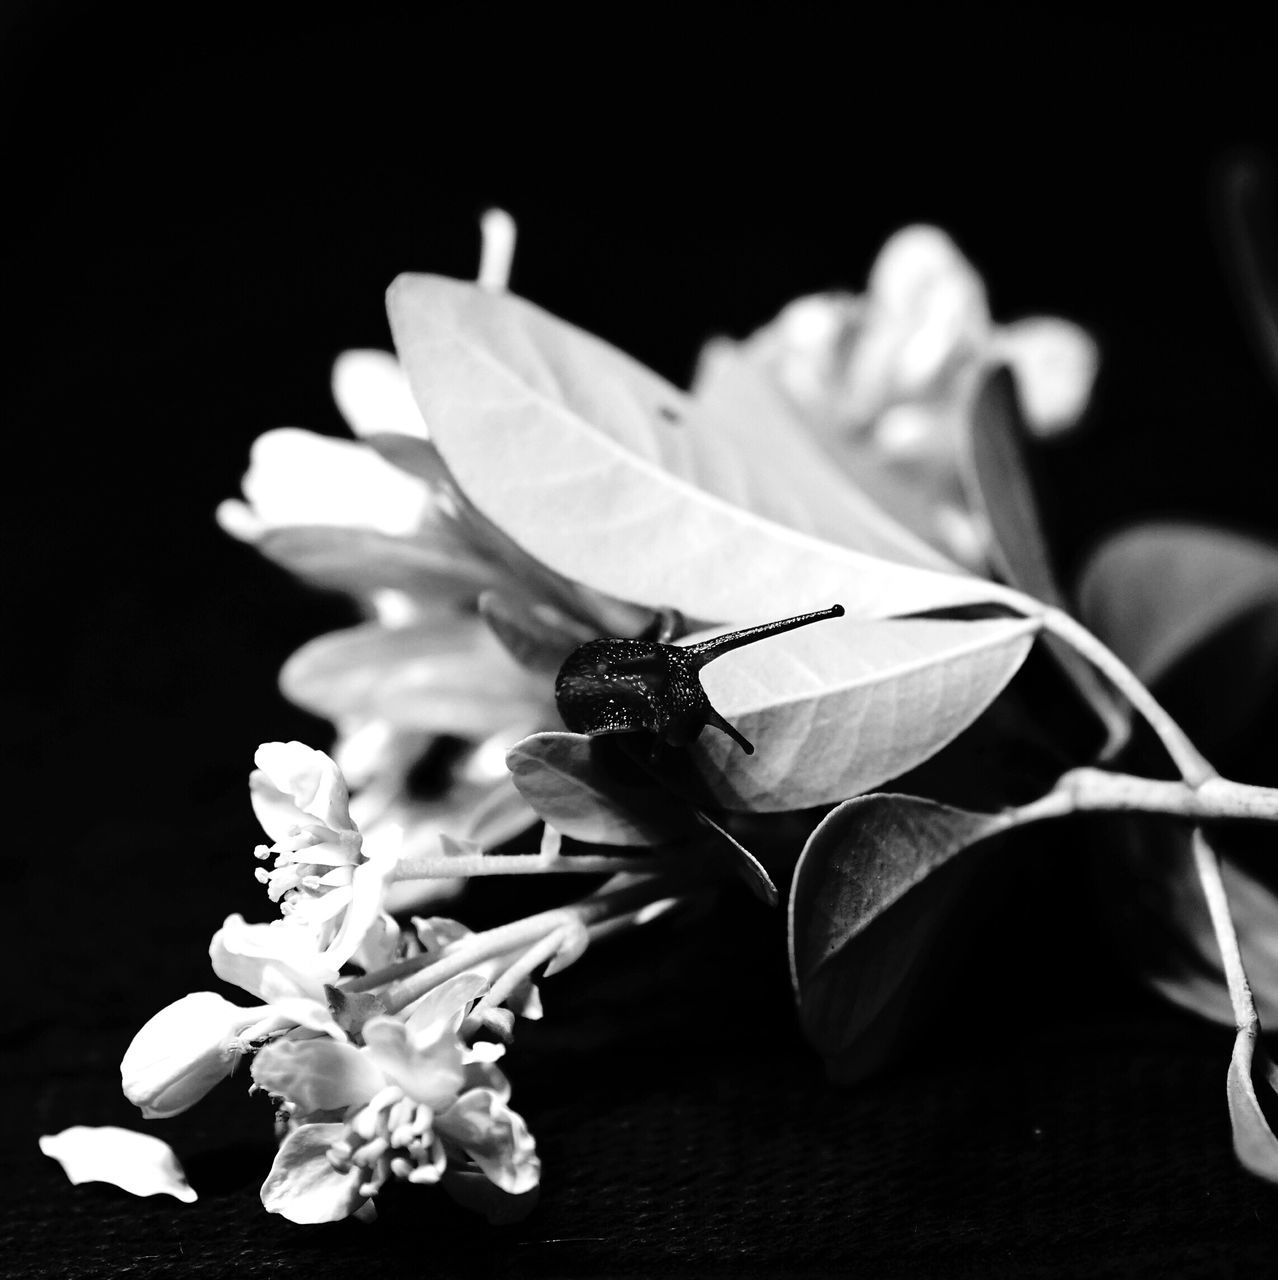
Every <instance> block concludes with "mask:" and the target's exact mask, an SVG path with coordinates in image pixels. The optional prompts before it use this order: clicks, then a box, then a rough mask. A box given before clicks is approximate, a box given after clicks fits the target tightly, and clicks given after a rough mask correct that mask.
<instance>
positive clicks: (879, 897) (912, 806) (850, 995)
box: [789, 795, 1015, 1080]
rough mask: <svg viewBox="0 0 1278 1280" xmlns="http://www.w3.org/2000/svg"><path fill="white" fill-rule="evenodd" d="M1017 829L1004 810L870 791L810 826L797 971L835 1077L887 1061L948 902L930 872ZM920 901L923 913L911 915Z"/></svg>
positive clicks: (796, 913) (802, 1003)
mask: <svg viewBox="0 0 1278 1280" xmlns="http://www.w3.org/2000/svg"><path fill="white" fill-rule="evenodd" d="M1013 825H1015V818H1014V817H1012V816H1010V815H1007V814H983V813H969V812H967V811H965V810H963V809H956V808H952V807H950V806H948V805H943V804H937V803H935V802H934V801H931V800H923V799H919V798H917V797H914V796H901V795H872V796H861V797H858V798H857V799H855V800H849V801H847V802H846V803H844V804H841V805H840V806H839V807H838V808H837V809H835V810H833V811H832V812H831V813H830V814H829V816H828V817H826V819H825V820H824V821H823V822H822V823H821V824H820V825H819V826H818V827H817V828H816V830H815V831H814V832H813V833H812V835H811V837H810V838H809V839H808V842H807V845H806V846H805V847H804V850H803V854H802V856H801V857H800V859H799V862H798V865H797V866H796V867H795V872H794V881H793V884H792V886H791V890H790V912H789V929H790V973H791V979H792V981H793V983H794V989H795V994H796V995H797V997H798V999H799V1017H800V1021H801V1023H802V1025H803V1029H804V1032H805V1033H806V1035H807V1036H808V1038H809V1039H810V1040H811V1041H812V1043H813V1044H814V1045H815V1046H816V1048H817V1049H818V1050H819V1051H820V1052H821V1053H822V1055H823V1056H824V1057H825V1058H826V1059H827V1064H828V1066H829V1067H830V1070H831V1073H832V1075H833V1076H834V1077H835V1078H836V1079H843V1080H851V1079H853V1078H856V1077H859V1076H860V1075H862V1074H864V1073H865V1071H866V1070H867V1068H869V1067H872V1066H874V1065H878V1061H877V1059H876V1054H881V1053H882V1048H881V1042H882V1040H883V1038H884V1024H885V1023H887V1024H890V1023H891V1021H892V1019H893V1018H894V1017H896V1016H899V1006H900V996H901V993H902V991H903V989H904V988H905V987H906V985H907V984H908V983H909V982H910V981H911V980H912V979H913V978H914V977H915V976H916V973H917V968H918V966H919V964H920V963H921V960H922V957H923V955H924V953H925V951H926V941H927V938H928V936H929V934H931V933H932V932H933V930H934V927H935V925H936V921H937V918H938V916H939V915H940V914H942V913H943V911H944V909H945V907H946V905H947V903H946V901H945V899H944V897H943V896H940V895H938V894H937V893H936V890H937V887H938V885H939V884H940V879H939V877H938V878H937V879H936V880H931V879H930V878H931V877H933V876H934V873H936V872H938V871H940V870H942V869H943V868H945V867H946V864H947V863H949V862H950V860H951V859H953V858H955V857H956V856H957V855H958V854H960V853H962V852H963V851H964V850H967V849H970V848H971V847H972V846H974V845H977V844H979V843H980V842H982V841H984V840H987V839H989V838H990V837H991V836H994V835H997V834H999V833H1001V832H1003V831H1006V830H1008V829H1009V828H1010V827H1012V826H1013ZM929 893H931V895H932V897H931V900H930V901H927V896H928V894H929ZM907 895H908V896H909V899H911V901H910V902H903V901H902V900H903V899H906V898H907ZM920 901H922V902H923V903H924V905H925V908H926V909H925V910H923V911H918V910H916V911H914V912H913V914H910V913H909V912H903V910H902V909H903V908H905V907H907V906H913V907H917V906H918V905H919V903H920ZM892 908H896V910H895V911H893V914H892V915H891V916H885V913H886V912H888V911H889V910H890V909H892ZM881 918H882V927H881V928H876V925H877V923H878V922H879V921H880V919H881ZM871 930H874V932H873V933H872V932H871ZM890 1033H891V1032H890V1028H889V1031H888V1036H889V1038H890Z"/></svg>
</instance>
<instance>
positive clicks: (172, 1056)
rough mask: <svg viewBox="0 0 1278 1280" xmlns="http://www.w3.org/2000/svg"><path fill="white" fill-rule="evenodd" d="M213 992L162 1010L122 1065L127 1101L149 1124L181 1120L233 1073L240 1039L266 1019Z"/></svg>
mask: <svg viewBox="0 0 1278 1280" xmlns="http://www.w3.org/2000/svg"><path fill="white" fill-rule="evenodd" d="M264 1012H265V1010H263V1009H241V1008H240V1007H239V1006H238V1005H233V1004H232V1003H231V1002H230V1001H229V1000H224V999H223V998H222V997H221V996H219V995H215V994H214V993H213V992H212V991H196V992H194V993H193V994H191V995H189V996H183V997H182V999H181V1000H177V1001H175V1002H174V1003H173V1004H171V1005H168V1006H166V1007H165V1008H163V1009H161V1010H160V1012H159V1013H157V1014H156V1015H155V1017H153V1018H152V1019H151V1020H150V1021H149V1022H148V1023H147V1024H146V1025H145V1026H144V1027H143V1028H142V1029H141V1030H140V1031H139V1032H138V1033H137V1035H135V1036H134V1037H133V1042H132V1044H130V1045H129V1047H128V1049H127V1050H126V1051H125V1054H124V1058H123V1060H122V1061H121V1063H120V1081H121V1084H122V1085H123V1088H124V1096H125V1097H126V1098H128V1100H129V1101H130V1102H131V1103H133V1105H134V1106H136V1107H140V1108H141V1109H142V1114H143V1115H144V1116H145V1117H146V1118H147V1119H148V1120H164V1119H167V1118H168V1117H169V1116H175V1115H178V1114H179V1113H180V1112H183V1111H185V1110H186V1109H187V1108H188V1107H190V1106H193V1105H194V1104H195V1103H197V1102H199V1100H200V1099H201V1098H202V1097H204V1095H205V1094H206V1093H208V1091H209V1090H210V1089H211V1088H213V1086H214V1085H215V1084H217V1082H218V1081H219V1080H221V1079H223V1078H224V1077H225V1076H228V1075H230V1074H231V1071H232V1069H233V1068H234V1066H235V1063H236V1061H237V1059H238V1058H239V1055H240V1052H241V1050H240V1047H239V1045H238V1044H237V1043H236V1039H237V1037H238V1036H239V1035H240V1033H241V1032H242V1031H244V1029H245V1028H246V1027H248V1026H250V1025H251V1024H252V1023H254V1022H257V1021H258V1020H259V1019H260V1018H261V1017H262V1015H263V1013H264Z"/></svg>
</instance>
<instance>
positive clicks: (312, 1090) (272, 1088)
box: [252, 1040, 386, 1113]
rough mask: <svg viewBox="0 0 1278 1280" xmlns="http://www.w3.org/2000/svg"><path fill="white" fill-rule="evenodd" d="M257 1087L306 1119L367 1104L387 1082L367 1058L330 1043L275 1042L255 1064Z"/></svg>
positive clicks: (263, 1050)
mask: <svg viewBox="0 0 1278 1280" xmlns="http://www.w3.org/2000/svg"><path fill="white" fill-rule="evenodd" d="M252 1074H253V1081H254V1083H255V1084H259V1085H261V1087H262V1088H263V1089H265V1090H266V1091H267V1092H268V1093H275V1094H279V1095H280V1096H281V1097H283V1098H286V1099H287V1100H288V1101H289V1102H292V1103H295V1104H296V1105H297V1106H298V1107H299V1108H300V1109H301V1110H302V1112H303V1113H310V1112H312V1111H332V1110H335V1109H337V1108H339V1107H349V1106H353V1105H355V1104H360V1105H362V1104H363V1103H365V1102H367V1101H368V1100H369V1098H371V1097H372V1096H373V1094H375V1093H376V1092H377V1091H378V1090H379V1089H380V1088H381V1087H382V1086H383V1085H384V1084H385V1083H386V1082H385V1080H384V1079H383V1077H382V1073H381V1072H380V1071H378V1070H377V1068H376V1067H375V1066H374V1065H373V1063H372V1060H371V1059H370V1058H369V1056H368V1055H367V1054H366V1053H362V1052H361V1051H360V1050H359V1049H356V1048H355V1047H354V1045H350V1044H337V1043H336V1042H334V1041H332V1040H276V1041H273V1042H272V1043H271V1044H268V1045H266V1046H265V1048H263V1049H262V1050H261V1052H260V1053H258V1055H257V1057H256V1058H254V1060H253V1071H252Z"/></svg>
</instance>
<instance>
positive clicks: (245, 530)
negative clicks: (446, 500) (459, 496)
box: [218, 415, 433, 541]
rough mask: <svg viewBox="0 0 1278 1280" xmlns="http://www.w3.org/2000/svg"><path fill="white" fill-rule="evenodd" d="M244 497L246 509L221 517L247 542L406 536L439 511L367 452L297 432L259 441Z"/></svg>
mask: <svg viewBox="0 0 1278 1280" xmlns="http://www.w3.org/2000/svg"><path fill="white" fill-rule="evenodd" d="M420 420H421V419H420V415H418V422H419V423H420ZM393 429H397V428H389V427H388V428H383V430H393ZM243 489H244V497H245V499H246V502H244V503H235V502H234V500H232V502H230V503H227V504H224V508H231V509H219V511H218V519H219V521H220V522H221V524H222V527H223V528H224V529H226V531H227V532H228V533H230V534H231V535H232V536H234V537H238V538H243V539H245V540H246V541H254V540H256V538H257V537H260V536H261V535H262V534H263V533H265V532H266V531H268V530H270V529H279V528H290V527H295V526H299V525H329V526H332V527H336V528H348V529H372V530H375V531H377V532H379V533H384V534H389V535H392V536H404V535H407V534H411V533H413V532H414V530H416V529H417V527H418V525H419V524H420V523H421V521H422V519H423V517H425V516H426V514H427V513H428V512H429V511H430V510H431V508H432V506H433V503H432V500H431V496H430V490H429V489H428V488H427V487H426V485H425V484H424V483H423V482H422V481H421V480H419V479H417V478H416V477H414V476H410V475H408V474H407V473H406V472H404V471H401V470H400V469H399V468H398V467H396V466H393V465H392V464H391V463H389V462H387V461H386V460H385V459H384V458H382V457H381V455H380V454H378V453H377V452H376V451H375V450H373V449H370V448H369V447H368V446H367V445H363V444H359V443H357V442H355V441H353V440H339V439H334V438H333V437H331V436H321V435H317V434H316V433H315V432H313V431H302V430H299V429H298V428H296V427H281V428H278V429H276V430H273V431H267V432H265V433H264V434H263V435H261V436H259V437H258V438H257V440H256V441H254V444H253V450H252V454H251V456H250V461H249V469H248V472H247V474H246V475H245V476H244V480H243Z"/></svg>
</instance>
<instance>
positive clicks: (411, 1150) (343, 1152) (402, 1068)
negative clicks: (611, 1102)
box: [253, 972, 540, 1222]
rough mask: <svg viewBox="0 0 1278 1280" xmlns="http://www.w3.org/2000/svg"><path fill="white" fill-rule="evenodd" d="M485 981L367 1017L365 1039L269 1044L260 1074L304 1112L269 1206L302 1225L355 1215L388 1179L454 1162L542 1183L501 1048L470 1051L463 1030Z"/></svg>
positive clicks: (519, 1191) (474, 978)
mask: <svg viewBox="0 0 1278 1280" xmlns="http://www.w3.org/2000/svg"><path fill="white" fill-rule="evenodd" d="M487 986H488V978H487V977H486V976H485V975H484V974H481V973H475V972H467V973H462V974H459V975H457V976H456V977H454V978H452V979H450V980H448V981H447V982H444V983H442V984H441V985H440V986H438V987H436V988H435V989H433V990H432V991H430V992H429V993H427V994H426V995H425V996H423V997H422V998H421V999H420V1000H419V1001H417V1002H416V1003H415V1004H414V1005H413V1006H412V1007H411V1009H410V1010H407V1011H405V1013H404V1014H403V1015H401V1016H397V1017H392V1016H387V1015H379V1016H374V1017H372V1018H369V1019H368V1021H366V1022H365V1023H364V1025H363V1027H362V1029H361V1034H362V1038H363V1040H364V1044H363V1045H362V1046H358V1047H357V1046H355V1045H353V1044H349V1043H346V1044H343V1043H339V1042H337V1041H334V1040H330V1039H323V1038H321V1039H307V1040H300V1039H282V1040H278V1041H275V1042H273V1043H272V1044H269V1045H267V1046H266V1047H265V1048H263V1049H262V1050H261V1051H260V1052H259V1054H258V1055H257V1058H256V1060H255V1061H254V1063H253V1079H254V1081H255V1082H256V1083H257V1084H258V1085H260V1086H261V1087H262V1088H264V1089H266V1090H268V1091H269V1092H271V1093H273V1094H275V1095H277V1096H278V1097H280V1098H282V1099H283V1100H284V1102H285V1103H286V1105H287V1106H288V1108H289V1109H290V1111H291V1112H292V1114H293V1118H294V1127H293V1129H292V1132H291V1133H290V1134H289V1135H288V1137H287V1138H286V1139H285V1141H284V1142H283V1143H282V1144H281V1147H280V1150H279V1153H278V1154H277V1156H276V1159H275V1164H274V1166H273V1167H272V1170H271V1174H270V1176H269V1177H268V1178H267V1180H266V1182H265V1184H264V1185H263V1187H262V1202H263V1204H264V1205H265V1206H266V1207H267V1209H269V1210H270V1211H271V1212H273V1213H281V1214H283V1215H284V1216H285V1217H288V1218H290V1219H292V1220H293V1221H299V1222H300V1221H307V1222H313V1221H330V1220H333V1219H335V1218H340V1217H346V1216H348V1215H349V1214H350V1213H352V1212H354V1211H355V1210H356V1209H358V1208H359V1206H360V1204H361V1203H362V1202H363V1200H364V1199H366V1198H367V1197H369V1196H371V1195H374V1194H376V1192H377V1191H378V1190H379V1189H380V1187H381V1186H382V1185H383V1184H384V1183H385V1181H386V1180H387V1179H388V1178H390V1177H396V1178H401V1179H404V1180H406V1181H410V1182H436V1181H438V1180H439V1179H440V1177H441V1176H442V1174H443V1173H444V1171H445V1170H446V1169H447V1168H448V1167H449V1165H450V1163H451V1164H452V1165H453V1166H454V1167H457V1168H460V1169H462V1170H466V1169H470V1168H472V1167H473V1168H474V1169H477V1170H478V1171H480V1172H482V1173H483V1175H484V1176H485V1177H486V1178H487V1179H488V1180H489V1181H490V1182H491V1183H492V1184H493V1185H494V1186H495V1187H497V1188H499V1189H500V1190H501V1191H503V1192H505V1193H507V1194H508V1195H511V1196H517V1195H523V1194H525V1193H526V1192H528V1191H530V1190H531V1189H532V1188H533V1187H535V1186H536V1185H537V1182H538V1178H539V1174H540V1162H539V1161H538V1159H537V1155H536V1148H535V1144H534V1142H533V1139H532V1137H531V1135H530V1134H529V1132H528V1128H527V1125H525V1123H524V1121H523V1120H522V1118H521V1117H520V1116H518V1115H517V1114H516V1113H515V1112H514V1111H512V1110H511V1109H510V1107H509V1105H508V1102H509V1098H510V1086H509V1084H508V1082H507V1081H506V1078H505V1076H504V1075H503V1074H502V1073H501V1071H500V1070H499V1069H498V1068H497V1067H496V1065H495V1064H494V1060H495V1058H496V1057H498V1056H500V1053H501V1049H502V1046H500V1045H492V1044H478V1045H476V1046H474V1047H473V1048H472V1047H467V1045H466V1044H465V1043H464V1042H463V1040H462V1039H461V1037H460V1034H459V1032H460V1029H461V1027H462V1024H463V1019H464V1018H465V1015H466V1011H467V1009H468V1008H469V1007H470V1005H471V1004H472V1003H473V1002H474V1000H475V999H476V998H477V997H478V996H480V995H481V994H482V993H483V992H484V991H485V990H486V989H487ZM334 1114H341V1115H342V1116H343V1122H342V1123H340V1124H339V1123H336V1122H335V1121H334V1119H333V1116H334Z"/></svg>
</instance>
